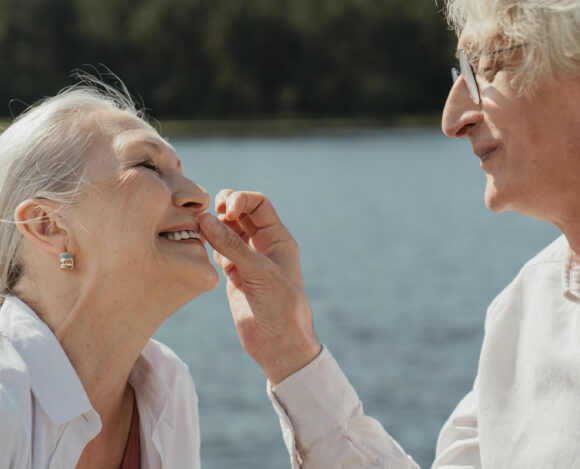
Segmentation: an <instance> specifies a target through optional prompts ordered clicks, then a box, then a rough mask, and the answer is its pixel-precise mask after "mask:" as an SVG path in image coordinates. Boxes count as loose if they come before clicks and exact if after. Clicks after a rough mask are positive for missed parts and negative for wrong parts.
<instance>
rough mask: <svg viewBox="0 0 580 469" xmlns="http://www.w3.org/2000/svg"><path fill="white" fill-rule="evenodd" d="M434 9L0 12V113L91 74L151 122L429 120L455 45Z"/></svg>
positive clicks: (304, 4) (376, 4)
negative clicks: (124, 92)
mask: <svg viewBox="0 0 580 469" xmlns="http://www.w3.org/2000/svg"><path fill="white" fill-rule="evenodd" d="M440 8H441V2H439V6H437V5H436V4H435V0H0V115H4V116H7V115H9V114H10V113H11V112H13V113H19V112H20V111H21V110H22V107H23V106H21V105H20V106H18V105H14V104H13V105H12V108H13V109H12V111H11V110H9V106H8V102H9V100H11V99H18V100H19V101H22V102H24V103H28V104H29V103H32V102H34V101H35V100H37V99H38V98H40V97H42V96H46V95H51V94H54V93H55V92H56V91H58V90H59V89H61V88H62V87H63V86H65V85H66V84H71V83H72V80H71V79H70V72H71V71H72V70H73V69H76V68H83V69H86V67H85V65H86V64H91V65H97V64H104V65H106V66H107V67H109V68H110V69H111V70H112V71H113V72H114V73H116V74H117V75H119V77H121V79H123V81H124V82H125V83H126V84H127V86H128V88H129V89H130V90H131V92H132V93H134V94H135V95H136V96H138V97H140V98H141V99H142V100H143V102H144V103H145V105H146V106H147V108H148V109H150V110H151V111H152V114H153V115H154V116H155V117H162V118H247V117H262V118H264V117H305V116H308V117H338V116H340V117H385V116H392V115H396V114H400V113H405V114H408V113H430V112H437V111H440V110H441V107H442V104H443V101H444V99H445V96H446V94H447V91H448V89H449V86H450V74H449V65H450V62H451V61H452V57H453V49H454V46H455V38H454V37H453V34H452V33H451V32H449V31H448V29H447V26H446V23H445V21H444V18H443V16H442V14H441V13H439V10H440Z"/></svg>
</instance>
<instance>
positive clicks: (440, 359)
mask: <svg viewBox="0 0 580 469" xmlns="http://www.w3.org/2000/svg"><path fill="white" fill-rule="evenodd" d="M171 143H172V144H173V145H174V147H175V148H176V150H177V152H178V153H179V155H180V157H181V158H182V160H183V163H184V168H185V172H186V174H187V175H188V176H189V177H190V178H192V179H193V180H195V181H196V182H198V183H200V184H201V185H203V186H204V187H205V188H206V189H207V190H208V191H209V192H210V193H212V194H215V193H216V192H217V191H218V190H219V189H221V188H223V187H230V188H235V189H248V190H256V191H261V192H264V193H265V194H267V195H268V196H269V197H270V199H271V200H272V201H273V203H274V205H275V206H276V207H277V209H278V212H279V214H280V216H281V217H282V219H283V220H284V222H285V224H286V226H288V227H289V229H290V230H291V232H292V233H293V234H294V237H295V238H296V239H297V240H298V242H299V244H300V246H301V256H302V266H303V272H304V277H305V285H306V289H307V292H308V295H309V298H310V301H311V304H312V309H313V312H314V321H315V328H316V331H317V333H318V336H319V338H320V340H321V341H322V342H323V343H325V344H326V345H327V346H328V347H329V348H330V350H331V351H332V352H333V354H334V356H335V357H336V358H337V360H338V362H339V363H340V365H341V366H342V368H343V370H344V371H345V373H346V375H347V376H348V377H349V379H350V380H351V382H352V383H353V384H354V386H355V388H356V389H357V391H358V392H359V395H360V396H361V399H362V401H363V403H364V405H365V410H366V412H367V413H368V414H369V415H372V416H373V417H375V418H377V419H378V420H379V421H380V422H381V423H382V424H383V425H384V426H385V427H386V428H387V429H388V431H389V432H390V433H391V434H392V435H393V436H394V437H395V438H396V439H397V440H398V441H399V443H400V444H401V445H402V446H403V447H404V448H405V449H406V450H407V452H408V453H409V454H410V455H412V456H413V458H414V459H415V460H416V461H418V462H419V464H420V465H421V467H423V468H427V467H430V464H431V462H432V461H433V455H434V448H435V443H436V438H437V434H438V432H439V429H440V427H441V426H442V424H443V422H444V421H445V419H446V418H447V416H448V415H449V413H450V412H451V411H452V410H453V408H454V406H455V405H456V404H457V402H458V401H459V400H460V399H461V397H462V396H463V395H464V394H466V393H467V392H468V391H469V389H470V387H471V385H472V382H473V379H474V377H475V373H476V366H477V360H478V354H479V348H480V345H481V340H482V337H483V335H482V333H483V322H484V318H485V311H486V308H487V305H488V304H489V303H490V302H491V300H492V299H493V298H494V296H495V295H497V293H499V291H500V290H501V289H502V288H503V287H504V286H505V285H506V284H507V283H508V282H509V281H510V280H511V279H512V278H513V276H514V275H515V274H516V273H517V271H518V270H519V268H520V267H521V266H522V265H523V263H524V262H525V261H526V260H527V259H528V258H529V257H531V256H532V255H533V254H535V253H536V252H537V251H538V250H540V249H541V248H542V247H543V246H544V245H546V244H547V243H548V242H549V241H551V240H552V239H554V238H555V237H556V236H557V235H558V232H557V231H556V230H555V229H554V228H553V227H551V226H549V225H547V224H544V223H541V222H538V221H535V220H531V219H527V218H524V217H522V216H519V215H515V214H510V213H507V214H501V215H497V214H492V213H491V212H489V211H488V210H487V209H486V208H485V206H484V203H483V188H484V181H485V179H484V175H483V172H482V171H481V169H480V168H479V162H478V160H477V159H476V158H475V157H474V156H473V155H472V153H471V146H470V144H469V142H468V141H454V140H451V139H448V138H446V137H444V136H443V135H442V134H441V133H440V131H439V130H438V129H436V128H432V129H431V128H424V129H412V130H410V129H393V130H365V131H362V130H357V131H352V132H346V131H344V132H340V133H334V132H333V133H331V132H328V133H318V134H314V135H303V136H291V137H287V136H286V137H215V138H214V137H212V138H199V139H173V140H171ZM156 337H157V338H158V339H160V340H162V341H163V342H165V343H167V344H169V345H170V346H171V347H172V348H173V349H174V350H175V351H176V352H177V353H178V354H179V355H180V356H181V357H182V359H183V360H184V361H185V362H186V363H188V365H189V367H190V370H191V373H192V375H193V378H194V380H195V383H196V387H197V391H198V394H199V400H200V418H201V429H202V467H204V469H230V468H231V469H279V468H280V469H281V468H288V467H290V465H289V460H288V456H287V452H286V449H285V447H284V444H283V442H282V436H281V433H280V431H279V425H278V420H277V417H276V416H275V414H274V412H273V410H272V408H271V406H270V402H269V400H268V399H267V397H266V394H265V379H264V377H263V375H262V373H261V371H260V369H259V368H258V366H257V365H255V364H254V362H253V361H252V360H251V359H250V358H248V357H247V356H246V355H245V354H244V352H243V350H242V348H241V346H240V345H239V342H238V339H237V336H236V334H235V330H234V326H233V323H232V321H231V316H230V312H229V309H228V306H227V300H226V298H225V292H224V282H223V278H222V282H221V283H220V285H219V286H218V288H217V289H216V290H215V291H213V292H211V293H207V294H205V295H202V296H201V297H200V298H198V299H196V300H195V301H193V302H192V303H190V304H189V305H188V306H187V307H185V308H183V309H182V310H181V311H179V312H177V313H176V314H175V315H174V316H173V317H171V318H170V319H169V320H168V321H167V322H166V323H165V324H164V325H163V326H162V327H161V329H160V330H159V331H158V333H157V334H156ZM329 469H330V468H329Z"/></svg>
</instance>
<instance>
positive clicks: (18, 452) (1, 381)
mask: <svg viewBox="0 0 580 469" xmlns="http://www.w3.org/2000/svg"><path fill="white" fill-rule="evenodd" d="M129 383H130V384H131V385H132V386H133V388H134V389H135V396H136V398H137V405H138V408H139V417H140V425H141V428H140V435H141V437H140V440H141V467H142V468H143V469H158V468H181V467H183V468H193V469H199V467H200V461H199V446H200V438H199V422H198V411H197V395H196V393H195V388H194V385H193V381H192V379H191V376H190V374H189V371H188V369H187V366H186V365H185V364H184V363H183V362H182V361H181V360H179V358H178V357H177V356H176V355H175V354H174V353H173V352H172V351H171V350H170V349H169V348H168V347H166V346H165V345H163V344H160V343H159V342H157V341H155V340H150V341H149V343H148V344H147V346H146V347H145V349H144V350H143V352H142V353H141V355H140V357H139V358H138V360H137V362H136V363H135V366H134V368H133V370H132V372H131V375H130V377H129ZM100 429H101V420H100V418H99V415H98V414H97V412H96V411H95V410H94V409H93V408H92V406H91V403H90V401H89V399H88V397H87V394H86V392H85V390H84V388H83V386H82V383H81V382H80V380H79V378H78V376H77V374H76V372H75V370H74V368H73V367H72V365H71V363H70V361H69V360H68V357H67V356H66V354H65V353H64V350H63V349H62V347H61V346H60V343H59V342H58V340H57V339H56V337H55V336H54V334H53V333H52V331H51V330H50V329H49V328H48V326H47V325H46V324H45V323H44V322H42V321H41V320H40V319H39V318H38V316H36V314H35V313H34V312H33V311H32V310H31V309H30V308H29V307H28V306H27V305H26V304H25V303H23V302H22V301H21V300H19V299H18V298H16V297H13V296H10V297H8V298H6V300H5V301H4V304H3V305H2V308H1V309H0V455H1V456H0V458H1V461H2V467H3V468H5V467H6V468H11V469H28V468H30V469H40V468H54V469H57V468H58V469H62V468H73V467H75V465H76V463H77V461H78V459H79V458H80V456H81V454H82V452H83V450H84V448H85V446H86V445H87V444H88V443H89V442H90V441H91V440H92V439H93V438H94V437H95V436H96V435H97V434H98V433H99V431H100Z"/></svg>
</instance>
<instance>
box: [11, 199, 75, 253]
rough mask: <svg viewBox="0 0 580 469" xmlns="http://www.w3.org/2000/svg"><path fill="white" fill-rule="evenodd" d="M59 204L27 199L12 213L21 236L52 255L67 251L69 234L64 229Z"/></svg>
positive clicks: (50, 201) (44, 200)
mask: <svg viewBox="0 0 580 469" xmlns="http://www.w3.org/2000/svg"><path fill="white" fill-rule="evenodd" d="M58 208H59V204H57V203H56V202H53V201H52V200H47V199H39V198H35V199H27V200H25V201H24V202H21V203H20V204H19V205H18V207H16V210H15V211H14V220H15V221H16V226H17V228H18V230H19V231H20V233H22V236H24V237H25V238H26V239H28V240H29V241H30V242H31V243H33V244H34V245H35V246H37V247H39V248H41V249H45V250H46V251H49V252H52V253H54V254H60V253H62V252H65V251H66V250H67V244H68V235H69V233H68V232H67V230H66V229H65V228H64V226H63V225H64V224H63V223H62V216H61V214H60V213H59V211H58Z"/></svg>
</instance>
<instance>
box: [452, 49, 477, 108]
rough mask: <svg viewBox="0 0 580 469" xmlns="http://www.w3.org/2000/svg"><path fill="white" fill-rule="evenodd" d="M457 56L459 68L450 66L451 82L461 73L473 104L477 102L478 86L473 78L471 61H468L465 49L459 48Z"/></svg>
mask: <svg viewBox="0 0 580 469" xmlns="http://www.w3.org/2000/svg"><path fill="white" fill-rule="evenodd" d="M457 58H458V59H459V70H457V68H455V67H451V76H452V77H453V83H455V82H456V81H457V80H458V79H459V75H463V78H465V84H466V85H467V89H468V90H469V96H471V99H472V100H473V102H474V103H475V104H479V102H480V97H479V88H478V87H477V80H476V79H475V72H474V71H473V67H472V66H471V63H469V58H468V57H467V52H465V49H459V50H458V51H457Z"/></svg>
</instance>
